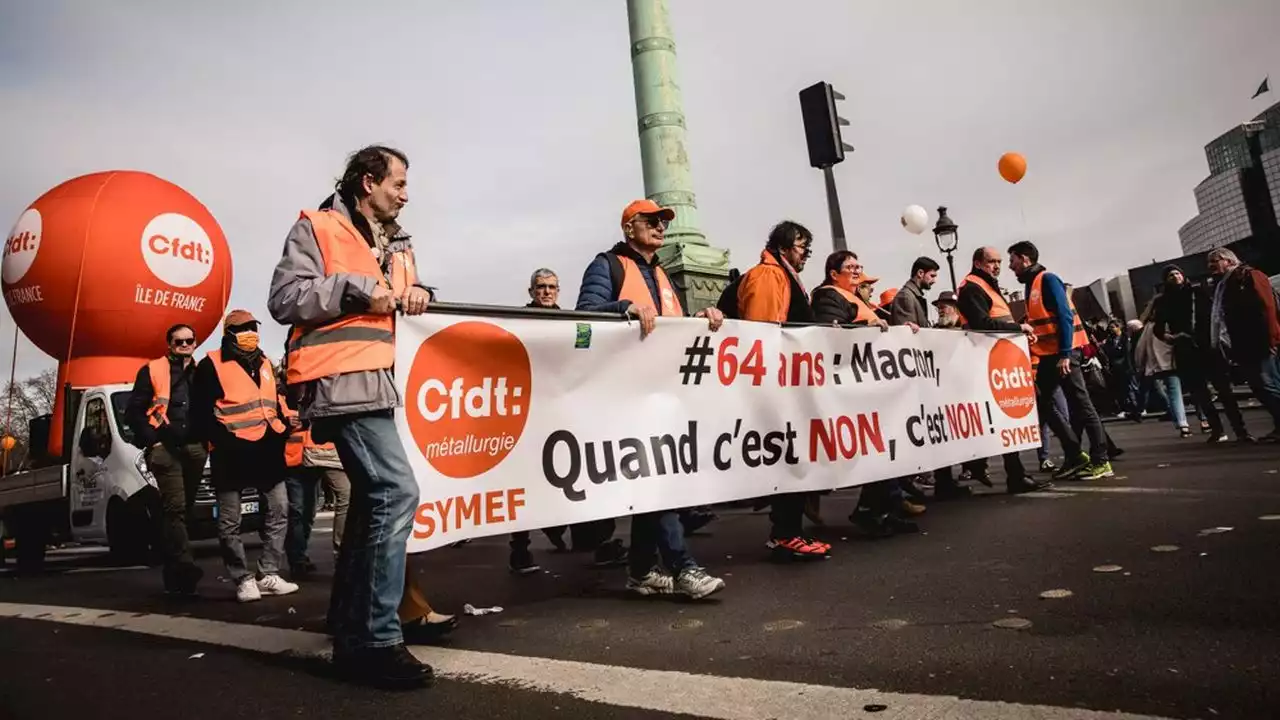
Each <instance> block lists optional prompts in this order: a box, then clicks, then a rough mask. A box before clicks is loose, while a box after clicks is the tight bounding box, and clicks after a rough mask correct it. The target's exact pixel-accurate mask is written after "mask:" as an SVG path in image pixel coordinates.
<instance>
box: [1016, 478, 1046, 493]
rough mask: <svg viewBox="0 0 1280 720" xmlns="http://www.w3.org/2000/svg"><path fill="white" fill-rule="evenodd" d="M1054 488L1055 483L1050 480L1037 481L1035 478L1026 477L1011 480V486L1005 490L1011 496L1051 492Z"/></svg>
mask: <svg viewBox="0 0 1280 720" xmlns="http://www.w3.org/2000/svg"><path fill="white" fill-rule="evenodd" d="M1052 488H1053V483H1051V482H1049V481H1048V480H1036V479H1035V478H1031V477H1024V478H1021V479H1017V478H1015V479H1011V480H1009V484H1008V486H1007V487H1006V488H1005V492H1007V493H1009V494H1010V495H1021V494H1022V493H1029V492H1037V491H1039V490H1050V489H1052Z"/></svg>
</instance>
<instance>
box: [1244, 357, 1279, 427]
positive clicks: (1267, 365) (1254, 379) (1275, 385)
mask: <svg viewBox="0 0 1280 720" xmlns="http://www.w3.org/2000/svg"><path fill="white" fill-rule="evenodd" d="M1244 374H1245V377H1246V378H1247V379H1248V381H1249V389H1250V390H1252V391H1253V396H1254V397H1256V398H1258V402H1260V403H1262V407H1264V408H1266V409H1267V412H1269V413H1271V420H1272V421H1273V422H1274V423H1275V426H1276V432H1280V357H1277V356H1275V355H1268V356H1266V357H1265V358H1263V359H1262V360H1259V361H1258V362H1257V364H1256V365H1254V366H1253V367H1248V366H1246V367H1244Z"/></svg>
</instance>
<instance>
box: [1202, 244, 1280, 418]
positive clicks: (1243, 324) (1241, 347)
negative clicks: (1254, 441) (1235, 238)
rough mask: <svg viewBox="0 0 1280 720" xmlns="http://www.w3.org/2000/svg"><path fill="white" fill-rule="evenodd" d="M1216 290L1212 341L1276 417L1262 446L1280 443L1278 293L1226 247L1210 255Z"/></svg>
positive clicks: (1263, 276) (1279, 318) (1259, 400)
mask: <svg viewBox="0 0 1280 720" xmlns="http://www.w3.org/2000/svg"><path fill="white" fill-rule="evenodd" d="M1209 272H1210V273H1212V274H1213V276H1214V277H1216V278H1218V283H1217V286H1216V287H1215V288H1214V289H1213V309H1212V310H1211V311H1210V321H1209V342H1210V343H1211V345H1212V347H1213V349H1214V350H1216V351H1218V352H1220V353H1221V354H1222V355H1223V356H1224V357H1226V358H1228V359H1230V360H1231V361H1232V362H1234V363H1235V364H1237V365H1239V366H1240V369H1241V370H1243V371H1244V375H1245V378H1246V379H1247V380H1248V382H1249V387H1250V388H1251V389H1252V390H1253V394H1254V396H1255V397H1257V398H1258V402H1260V403H1262V406H1263V407H1265V408H1266V409H1267V412H1269V413H1271V419H1272V421H1273V422H1274V423H1275V429H1273V430H1272V431H1271V433H1270V434H1269V435H1267V436H1265V437H1263V438H1262V440H1263V441H1270V442H1276V441H1280V359H1278V358H1277V354H1278V352H1277V349H1278V348H1280V314H1277V311H1276V295H1275V290H1273V289H1272V288H1271V281H1270V280H1269V279H1268V278H1267V276H1266V275H1265V274H1263V273H1262V272H1261V271H1259V270H1255V269H1254V268H1252V267H1249V266H1248V265H1246V264H1244V263H1242V262H1240V258H1238V257H1236V254H1235V253H1234V252H1232V251H1231V250H1229V249H1227V248H1218V249H1216V250H1214V251H1212V252H1210V253H1209Z"/></svg>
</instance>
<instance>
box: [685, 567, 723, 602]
mask: <svg viewBox="0 0 1280 720" xmlns="http://www.w3.org/2000/svg"><path fill="white" fill-rule="evenodd" d="M723 589H724V580H721V579H720V578H718V577H712V576H710V575H708V574H707V571H706V570H703V569H702V568H698V567H693V568H685V569H684V570H681V571H680V574H679V575H678V576H677V577H676V583H675V591H676V592H678V593H680V594H681V595H687V596H689V597H690V598H691V599H693V600H701V599H702V598H704V597H706V596H708V595H710V594H712V593H715V592H719V591H721V590H723Z"/></svg>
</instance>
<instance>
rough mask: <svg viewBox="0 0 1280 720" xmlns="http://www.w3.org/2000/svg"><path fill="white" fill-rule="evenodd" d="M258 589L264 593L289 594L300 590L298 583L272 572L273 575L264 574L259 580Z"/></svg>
mask: <svg viewBox="0 0 1280 720" xmlns="http://www.w3.org/2000/svg"><path fill="white" fill-rule="evenodd" d="M258 590H259V591H260V592H261V593H262V594H263V595H289V594H291V593H296V592H298V584H297V583H291V582H289V581H288V580H285V579H284V578H282V577H280V576H279V575H276V574H275V573H272V574H271V575H264V576H263V577H262V579H261V580H259V581H258ZM254 600H257V598H254Z"/></svg>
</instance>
